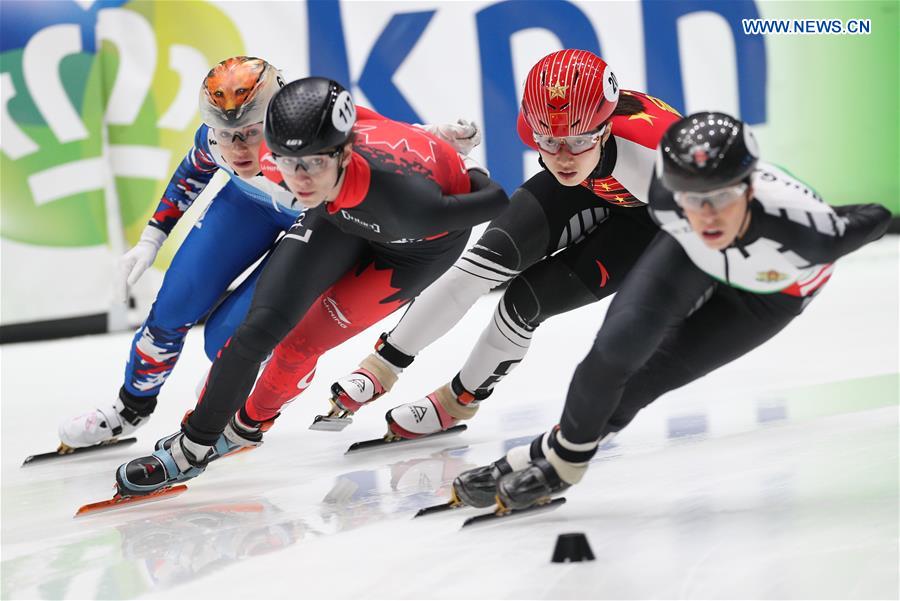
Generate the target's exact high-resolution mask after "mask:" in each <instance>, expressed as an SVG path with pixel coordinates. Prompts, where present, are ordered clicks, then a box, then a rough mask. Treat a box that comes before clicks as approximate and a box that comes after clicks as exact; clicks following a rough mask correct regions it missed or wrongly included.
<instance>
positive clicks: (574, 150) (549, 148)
mask: <svg viewBox="0 0 900 601" xmlns="http://www.w3.org/2000/svg"><path fill="white" fill-rule="evenodd" d="M606 128H607V126H603V127H601V128H600V129H598V130H597V131H594V132H590V133H587V134H581V135H578V136H564V137H556V136H542V135H539V134H534V142H535V144H537V145H538V147H539V148H540V149H541V150H543V151H544V152H548V153H550V154H556V153H558V152H559V150H560V148H562V145H563V144H565V145H566V148H568V149H569V154H583V153H585V152H587V151H588V150H591V149H592V148H594V147H595V146H596V145H597V143H598V142H599V141H600V139H601V138H602V137H603V134H605V133H606Z"/></svg>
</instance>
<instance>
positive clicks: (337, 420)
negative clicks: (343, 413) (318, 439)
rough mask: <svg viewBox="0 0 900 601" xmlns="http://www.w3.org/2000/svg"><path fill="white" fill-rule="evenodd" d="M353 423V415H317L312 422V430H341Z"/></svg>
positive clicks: (310, 427)
mask: <svg viewBox="0 0 900 601" xmlns="http://www.w3.org/2000/svg"><path fill="white" fill-rule="evenodd" d="M352 423H353V418H352V417H335V416H331V415H317V416H316V418H315V419H314V420H313V423H312V424H310V426H309V429H310V430H321V431H323V432H340V431H341V430H343V429H344V428H346V427H347V426H349V425H350V424H352Z"/></svg>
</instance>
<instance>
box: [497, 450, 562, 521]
mask: <svg viewBox="0 0 900 601" xmlns="http://www.w3.org/2000/svg"><path fill="white" fill-rule="evenodd" d="M569 486H570V485H569V484H567V483H566V482H565V481H563V480H562V479H561V478H560V477H559V474H558V473H557V471H556V468H554V467H553V465H551V463H550V462H549V461H547V460H546V459H535V460H533V461H532V462H531V465H529V466H528V467H526V468H525V469H523V470H519V471H516V472H511V473H509V474H506V475H504V476H502V477H501V478H500V480H499V481H498V483H497V510H498V512H503V511H505V510H519V509H526V508H528V507H532V506H535V505H543V504H546V503H549V502H550V501H551V500H552V498H553V496H554V495H556V494H558V493H560V492H562V491H564V490H566V489H567V488H569Z"/></svg>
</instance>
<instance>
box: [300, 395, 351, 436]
mask: <svg viewBox="0 0 900 601" xmlns="http://www.w3.org/2000/svg"><path fill="white" fill-rule="evenodd" d="M328 402H329V403H331V410H330V411H329V412H328V413H327V414H325V415H317V416H316V418H315V419H314V420H313V423H312V424H310V426H309V429H310V430H322V431H324V432H340V431H341V430H343V429H344V428H346V427H347V426H349V425H350V424H352V423H353V418H352V417H351V416H352V415H353V414H352V413H350V412H349V411H347V410H346V409H344V408H343V407H341V406H340V405H338V404H337V403H336V402H335V400H334V397H332V398H330V399H328Z"/></svg>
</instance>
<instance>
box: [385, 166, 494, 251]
mask: <svg viewBox="0 0 900 601" xmlns="http://www.w3.org/2000/svg"><path fill="white" fill-rule="evenodd" d="M469 179H470V180H471V181H472V190H473V191H472V192H469V193H467V194H441V193H440V190H437V191H432V192H431V193H422V194H418V195H416V196H417V197H416V198H409V197H407V201H408V202H407V207H406V210H403V211H402V213H401V214H402V215H403V217H401V219H403V221H404V222H405V223H403V224H402V225H401V226H400V227H401V228H402V231H404V232H406V235H407V236H409V237H414V238H419V237H427V236H433V235H436V234H440V233H443V232H452V231H459V230H467V229H469V228H471V227H473V226H475V225H478V224H479V223H484V222H486V221H490V220H491V219H493V218H494V217H496V216H497V215H499V214H500V213H501V212H502V211H503V209H505V208H506V207H507V206H508V205H509V197H508V196H507V195H506V192H505V191H504V190H503V188H502V187H501V186H500V184H498V183H497V182H495V181H493V180H492V179H490V178H489V177H488V176H486V175H484V174H483V173H481V172H480V171H469Z"/></svg>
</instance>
